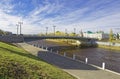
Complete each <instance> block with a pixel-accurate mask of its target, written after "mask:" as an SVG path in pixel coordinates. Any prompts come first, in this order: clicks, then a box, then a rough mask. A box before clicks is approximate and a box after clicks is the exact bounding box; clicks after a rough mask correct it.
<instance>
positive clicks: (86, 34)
mask: <svg viewBox="0 0 120 79" xmlns="http://www.w3.org/2000/svg"><path fill="white" fill-rule="evenodd" d="M83 37H87V38H96V39H99V40H101V39H108V38H109V34H105V33H104V32H91V31H87V32H84V33H83Z"/></svg>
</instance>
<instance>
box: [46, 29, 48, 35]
mask: <svg viewBox="0 0 120 79" xmlns="http://www.w3.org/2000/svg"><path fill="white" fill-rule="evenodd" d="M47 31H48V27H46V36H47Z"/></svg>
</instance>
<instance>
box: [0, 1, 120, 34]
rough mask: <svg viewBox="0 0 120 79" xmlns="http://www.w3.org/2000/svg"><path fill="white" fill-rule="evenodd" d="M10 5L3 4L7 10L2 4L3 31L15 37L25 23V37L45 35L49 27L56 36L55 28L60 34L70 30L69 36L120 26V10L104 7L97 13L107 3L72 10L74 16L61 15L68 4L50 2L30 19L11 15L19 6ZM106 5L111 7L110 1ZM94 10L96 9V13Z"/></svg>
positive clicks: (0, 25)
mask: <svg viewBox="0 0 120 79" xmlns="http://www.w3.org/2000/svg"><path fill="white" fill-rule="evenodd" d="M7 1H8V0H4V2H2V3H4V6H3V4H0V28H1V29H3V30H7V31H12V32H13V33H16V23H18V21H21V20H22V21H23V25H22V33H24V34H32V33H41V32H45V27H48V28H49V32H52V31H53V25H55V26H56V30H61V31H64V30H65V28H67V29H68V31H69V32H73V29H74V28H76V30H77V32H79V31H80V30H81V29H83V31H86V30H92V31H97V30H104V29H105V30H109V29H110V28H111V27H112V28H114V26H115V28H116V27H119V25H120V11H119V10H118V9H117V8H114V7H109V8H108V7H107V8H105V7H101V8H98V9H95V10H94V9H93V7H95V6H98V5H100V4H102V3H104V2H103V1H100V2H98V3H97V2H96V4H94V5H91V6H90V7H88V5H89V4H91V3H92V2H89V3H87V4H85V5H86V6H84V7H82V8H78V9H75V10H73V9H72V11H71V12H61V11H62V10H63V9H65V7H66V6H65V5H64V4H62V3H59V1H56V2H55V3H50V2H49V1H47V0H46V1H45V2H44V4H45V5H39V6H36V8H35V9H34V10H32V11H31V12H30V13H28V15H27V16H26V17H20V16H17V15H10V14H8V13H9V12H11V11H13V8H14V7H15V6H14V5H12V4H11V2H10V0H9V2H7ZM35 1H37V0H35ZM93 2H94V1H93ZM105 3H109V1H108V2H107V1H106V2H105ZM34 4H37V2H34ZM5 5H7V6H5ZM34 6H35V5H34ZM91 7H92V8H91ZM91 9H93V11H92V10H91ZM115 9H116V10H115ZM112 10H113V11H112ZM59 12H61V13H60V14H59V15H56V16H54V17H46V15H49V14H55V13H59ZM87 12H90V13H87ZM85 14H86V15H85ZM101 27H104V28H101Z"/></svg>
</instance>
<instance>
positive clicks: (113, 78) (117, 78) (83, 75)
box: [19, 43, 120, 79]
mask: <svg viewBox="0 0 120 79" xmlns="http://www.w3.org/2000/svg"><path fill="white" fill-rule="evenodd" d="M19 45H21V46H22V47H23V48H24V49H25V50H26V51H28V52H30V53H32V54H33V55H36V56H39V57H40V58H41V59H43V60H45V61H46V62H48V63H50V64H53V65H55V66H57V67H59V68H61V69H63V70H64V71H66V72H67V73H69V74H71V75H73V76H75V77H77V78H78V79H120V75H117V74H114V73H112V72H108V71H105V70H100V69H98V68H96V67H93V66H90V65H87V64H84V63H81V62H77V61H74V60H72V59H68V58H65V57H63V56H60V55H57V54H54V53H50V52H47V51H45V50H42V49H40V48H36V47H34V46H31V45H29V44H26V43H19Z"/></svg>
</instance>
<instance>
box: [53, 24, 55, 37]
mask: <svg viewBox="0 0 120 79" xmlns="http://www.w3.org/2000/svg"><path fill="white" fill-rule="evenodd" d="M55 27H56V26H53V29H54V36H55Z"/></svg>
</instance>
